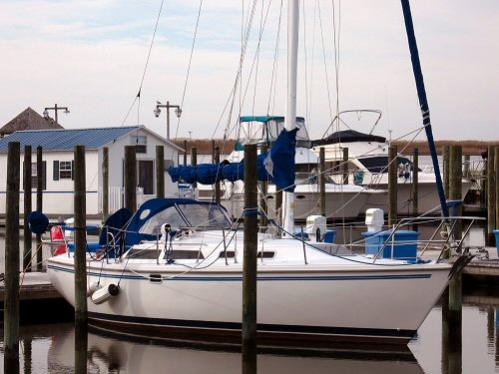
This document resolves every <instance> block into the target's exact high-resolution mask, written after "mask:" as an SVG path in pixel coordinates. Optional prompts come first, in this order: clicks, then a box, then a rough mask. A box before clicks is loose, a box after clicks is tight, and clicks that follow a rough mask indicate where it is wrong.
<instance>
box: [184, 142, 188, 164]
mask: <svg viewBox="0 0 499 374" xmlns="http://www.w3.org/2000/svg"><path fill="white" fill-rule="evenodd" d="M187 153H188V150H187V140H184V166H187Z"/></svg>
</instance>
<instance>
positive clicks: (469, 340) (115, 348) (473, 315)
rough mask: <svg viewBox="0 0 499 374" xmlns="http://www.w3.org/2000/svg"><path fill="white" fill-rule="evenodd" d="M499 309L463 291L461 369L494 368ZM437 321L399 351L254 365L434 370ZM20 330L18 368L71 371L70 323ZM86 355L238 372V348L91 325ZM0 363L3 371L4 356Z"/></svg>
mask: <svg viewBox="0 0 499 374" xmlns="http://www.w3.org/2000/svg"><path fill="white" fill-rule="evenodd" d="M495 305H497V307H496V306H495ZM498 309H499V292H498V293H497V294H496V295H493V294H492V295H491V294H488V295H482V296H476V295H475V296H474V295H469V294H468V295H465V306H464V308H463V354H462V366H463V369H462V373H499V310H498ZM54 313H57V311H54ZM441 326H442V318H441V309H440V307H435V308H434V309H433V310H432V311H431V313H430V314H429V316H428V317H427V319H426V321H425V322H424V324H423V326H422V327H421V328H420V330H419V335H418V337H417V339H415V340H414V341H412V342H411V343H410V344H409V349H408V350H407V351H406V352H402V353H388V352H377V353H371V354H364V353H356V354H352V353H349V352H339V353H335V354H330V355H329V356H330V357H310V356H308V357H307V356H302V355H300V354H296V353H294V354H287V355H285V354H275V353H274V354H259V356H258V372H259V373H290V374H292V373H306V374H312V373H324V374H325V373H349V374H350V373H351V374H353V373H385V374H392V373H393V374H395V373H441V372H442V363H441V358H442V353H444V355H445V351H444V352H442V343H441V341H442V339H441V331H442V328H441ZM21 335H22V342H21V347H20V350H21V359H20V373H40V374H45V373H51V374H52V373H54V374H55V373H73V372H74V365H75V364H74V362H75V353H74V347H75V341H74V339H75V331H74V328H73V324H71V323H69V324H68V323H65V324H57V325H34V326H22V328H21ZM373 348H375V347H373ZM2 352H3V349H2ZM0 355H1V352H0ZM86 360H87V368H88V372H89V373H130V374H136V373H147V374H148V373H202V374H211V373H240V372H241V355H240V354H239V353H237V352H226V351H225V352H224V351H216V350H206V348H205V349H192V348H184V347H179V346H177V347H176V346H166V345H158V344H154V343H152V342H132V341H128V340H121V339H116V338H111V337H107V336H105V335H103V334H101V333H96V332H92V331H91V332H89V334H88V351H87V357H86ZM0 369H1V370H0V371H1V372H3V358H2V359H1V360H0Z"/></svg>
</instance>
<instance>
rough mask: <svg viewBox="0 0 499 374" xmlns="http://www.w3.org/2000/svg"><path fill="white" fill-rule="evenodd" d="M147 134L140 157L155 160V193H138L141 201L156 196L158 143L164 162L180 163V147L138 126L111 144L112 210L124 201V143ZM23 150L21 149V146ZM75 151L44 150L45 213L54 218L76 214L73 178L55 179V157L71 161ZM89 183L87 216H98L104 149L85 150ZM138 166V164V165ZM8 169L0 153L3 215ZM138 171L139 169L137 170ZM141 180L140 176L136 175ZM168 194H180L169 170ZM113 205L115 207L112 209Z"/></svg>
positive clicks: (87, 182) (1, 209) (1, 206)
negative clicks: (141, 194)
mask: <svg viewBox="0 0 499 374" xmlns="http://www.w3.org/2000/svg"><path fill="white" fill-rule="evenodd" d="M137 135H139V136H147V146H146V153H137V160H151V161H153V175H152V177H153V193H152V194H149V195H144V196H138V198H137V201H138V203H139V204H140V203H142V202H143V201H145V200H147V199H150V198H153V197H155V196H156V145H163V146H164V147H165V151H164V154H165V165H167V164H168V163H169V162H171V163H173V165H178V154H179V151H178V150H177V148H175V147H173V146H171V145H169V144H166V143H165V141H164V139H162V138H160V137H157V136H154V135H153V134H151V133H149V132H148V131H145V130H143V129H139V130H137V131H134V132H132V133H130V134H127V135H126V136H123V137H122V138H119V139H117V140H116V141H115V142H114V143H112V144H109V145H108V148H109V187H110V193H109V200H110V212H113V211H114V210H115V209H118V208H120V207H121V206H122V203H123V198H122V194H123V162H124V147H125V145H134V144H135V143H134V138H133V137H134V136H137ZM21 151H22V149H21ZM73 156H74V155H73V152H72V151H70V152H66V151H44V152H43V161H46V165H47V166H46V168H47V170H46V173H47V176H46V180H47V188H46V190H45V191H44V193H43V212H44V213H45V214H48V215H50V216H51V217H58V216H61V217H67V216H72V215H73V214H74V181H73V180H72V179H59V180H54V177H53V173H54V166H53V164H54V160H57V161H72V160H73ZM23 159H24V155H23V154H21V181H20V182H21V185H20V186H21V196H20V213H21V214H22V213H23V206H24V192H23V191H22V186H23V178H22V176H23V168H22V167H23ZM85 161H86V184H87V195H86V198H87V204H86V206H87V215H90V216H92V215H93V216H97V215H101V214H102V186H103V183H102V181H103V178H102V161H103V150H102V148H99V149H98V150H87V151H86V160H85ZM32 162H36V149H34V150H33V154H32ZM137 168H138V167H137ZM6 170H7V154H6V153H1V154H0V215H3V214H5V197H6V196H5V190H6V183H7V181H6V175H7V173H6ZM137 173H138V170H137ZM137 180H138V178H137ZM165 196H166V197H176V196H178V187H177V184H176V183H173V182H172V181H171V179H170V176H169V175H168V173H166V172H165ZM32 207H33V210H35V209H36V186H34V188H33V194H32ZM113 208H114V209H113Z"/></svg>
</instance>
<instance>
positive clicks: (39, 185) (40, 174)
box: [36, 146, 46, 271]
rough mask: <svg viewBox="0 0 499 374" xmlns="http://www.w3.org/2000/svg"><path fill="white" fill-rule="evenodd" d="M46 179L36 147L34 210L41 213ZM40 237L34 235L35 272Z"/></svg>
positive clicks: (39, 267) (40, 250) (38, 264)
mask: <svg viewBox="0 0 499 374" xmlns="http://www.w3.org/2000/svg"><path fill="white" fill-rule="evenodd" d="M45 178H46V176H45V175H44V168H43V149H42V147H41V146H38V147H36V210H37V211H38V212H43V181H44V179H45ZM42 263H43V248H42V235H41V234H36V271H42Z"/></svg>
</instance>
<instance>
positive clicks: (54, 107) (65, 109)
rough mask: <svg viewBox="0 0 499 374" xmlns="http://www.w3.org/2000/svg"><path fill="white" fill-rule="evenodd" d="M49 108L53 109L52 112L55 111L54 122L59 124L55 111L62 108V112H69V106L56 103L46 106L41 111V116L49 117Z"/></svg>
mask: <svg viewBox="0 0 499 374" xmlns="http://www.w3.org/2000/svg"><path fill="white" fill-rule="evenodd" d="M49 110H53V111H54V113H55V123H57V124H59V116H58V114H57V112H58V111H59V110H64V113H65V114H69V108H68V107H67V106H58V105H57V104H54V106H53V107H47V108H45V110H44V111H43V117H44V118H45V119H49V118H50V117H49Z"/></svg>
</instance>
